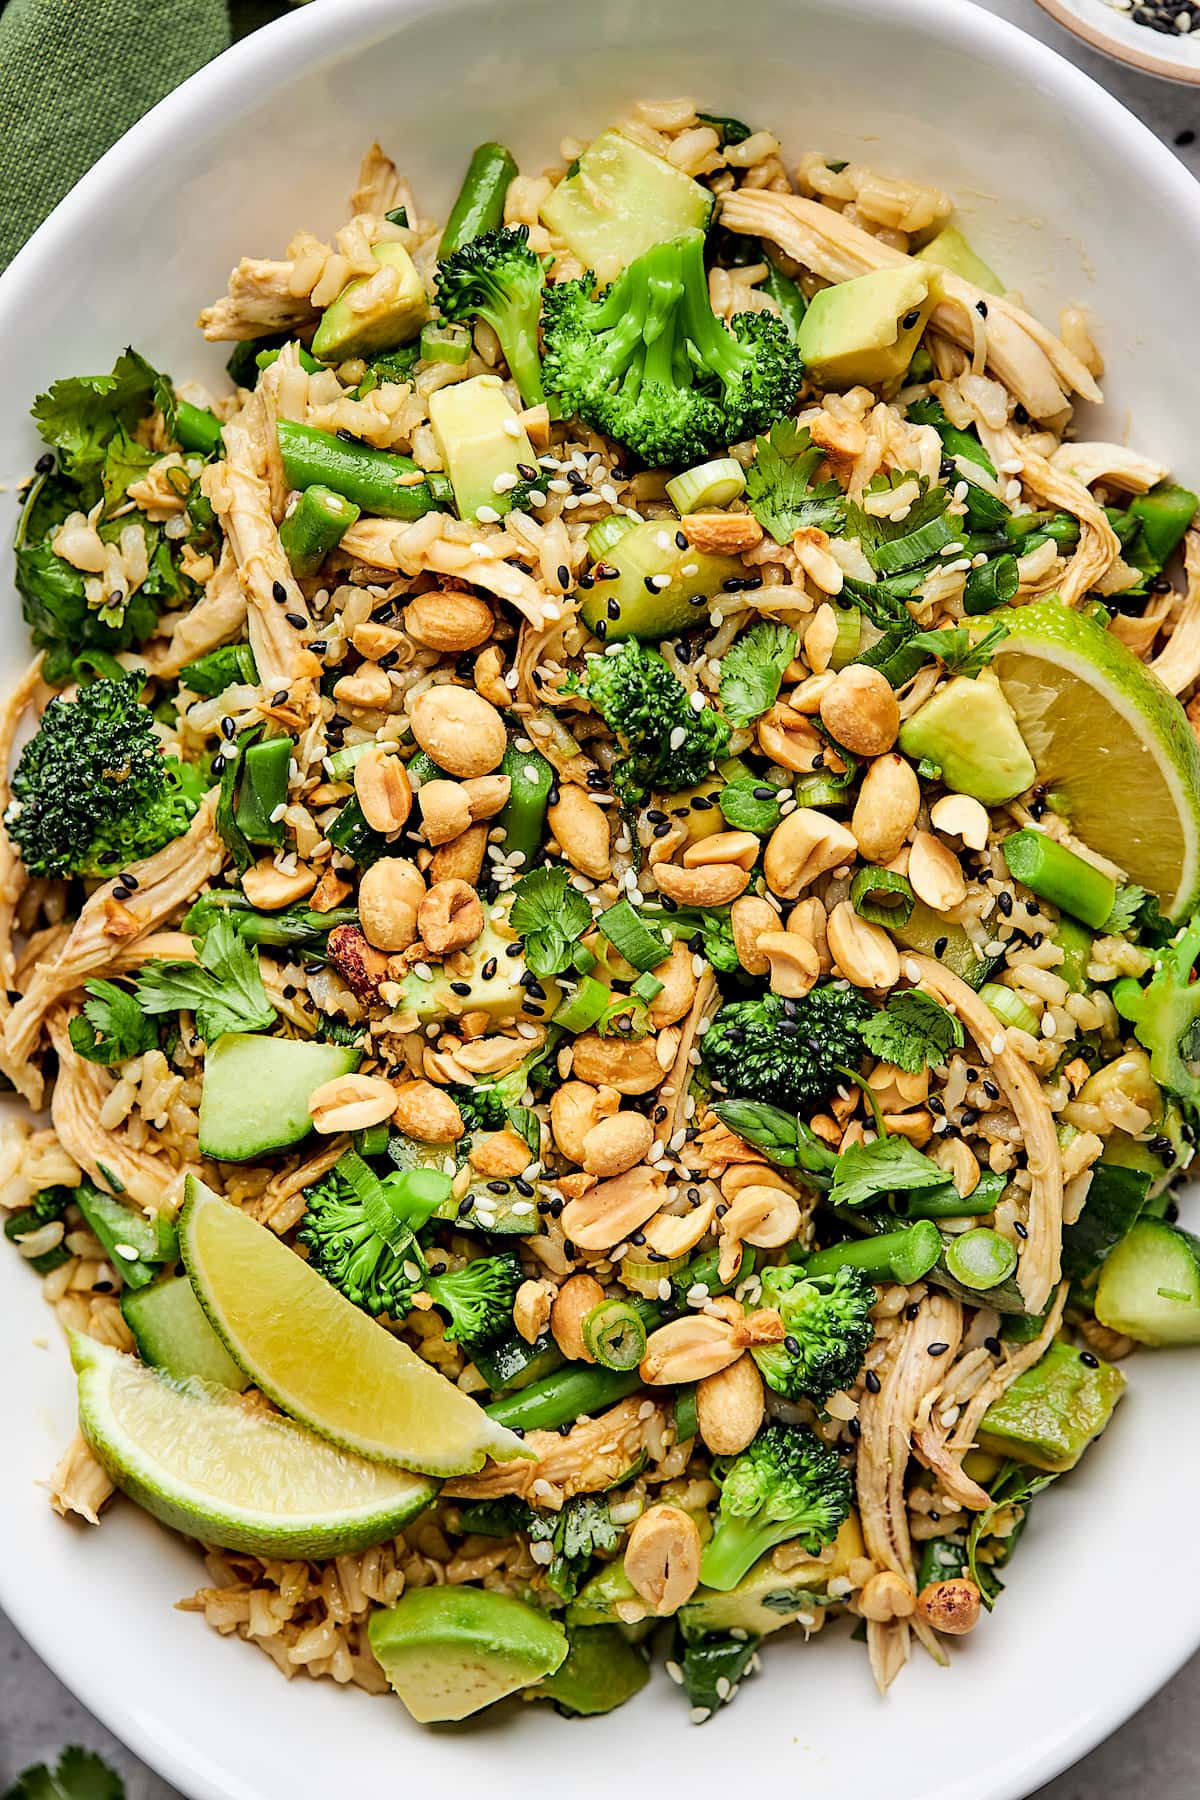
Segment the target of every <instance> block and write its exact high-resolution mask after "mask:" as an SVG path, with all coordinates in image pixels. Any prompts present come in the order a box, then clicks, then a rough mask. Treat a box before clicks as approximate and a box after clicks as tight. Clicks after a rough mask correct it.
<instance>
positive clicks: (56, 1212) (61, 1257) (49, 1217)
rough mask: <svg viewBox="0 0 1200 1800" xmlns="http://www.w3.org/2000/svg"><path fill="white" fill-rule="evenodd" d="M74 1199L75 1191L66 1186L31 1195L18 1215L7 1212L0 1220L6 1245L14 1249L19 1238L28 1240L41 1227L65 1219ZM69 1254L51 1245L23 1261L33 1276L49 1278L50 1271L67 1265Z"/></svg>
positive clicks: (19, 1241) (62, 1246)
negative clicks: (26, 1263) (6, 1240)
mask: <svg viewBox="0 0 1200 1800" xmlns="http://www.w3.org/2000/svg"><path fill="white" fill-rule="evenodd" d="M74 1198H75V1189H74V1188H69V1187H48V1188H43V1189H42V1190H41V1192H40V1193H38V1194H35V1195H34V1196H33V1198H32V1200H30V1202H29V1204H28V1206H23V1207H22V1208H21V1210H20V1212H15V1213H10V1214H9V1215H8V1218H7V1219H6V1220H5V1221H4V1235H5V1237H6V1238H7V1239H8V1241H9V1243H10V1244H16V1245H17V1246H18V1248H19V1247H20V1244H21V1239H22V1238H27V1237H32V1235H33V1233H34V1232H35V1231H40V1230H41V1229H42V1227H43V1225H51V1224H57V1223H58V1222H59V1220H62V1219H65V1218H66V1214H67V1208H68V1206H70V1204H71V1202H72V1200H74ZM70 1260H71V1252H70V1251H69V1250H68V1249H67V1247H66V1245H65V1244H64V1243H62V1242H59V1243H57V1244H54V1245H52V1246H51V1248H50V1249H49V1250H42V1251H39V1253H38V1254H37V1255H36V1256H30V1257H27V1258H26V1261H27V1262H28V1263H29V1266H30V1268H31V1269H32V1270H33V1271H34V1273H35V1274H37V1275H49V1273H50V1271H51V1270H52V1269H57V1268H61V1266H62V1264H63V1263H65V1262H70Z"/></svg>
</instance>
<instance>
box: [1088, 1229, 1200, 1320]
mask: <svg viewBox="0 0 1200 1800" xmlns="http://www.w3.org/2000/svg"><path fill="white" fill-rule="evenodd" d="M1096 1317H1097V1318H1098V1319H1099V1321H1100V1323H1101V1324H1102V1325H1107V1326H1108V1328H1109V1330H1110V1331H1122V1332H1124V1333H1125V1336H1126V1337H1131V1338H1135V1339H1136V1340H1137V1342H1138V1343H1139V1344H1155V1345H1164V1344H1200V1238H1198V1237H1193V1235H1192V1233H1191V1232H1190V1231H1183V1230H1181V1228H1180V1227H1179V1226H1178V1225H1169V1224H1168V1223H1167V1221H1166V1220H1165V1219H1154V1218H1144V1219H1139V1221H1138V1223H1137V1224H1136V1225H1135V1226H1134V1227H1133V1230H1132V1231H1131V1232H1130V1233H1129V1235H1128V1237H1126V1238H1125V1240H1124V1242H1123V1243H1120V1244H1118V1245H1117V1247H1116V1249H1115V1250H1113V1251H1112V1253H1111V1255H1110V1256H1109V1258H1108V1260H1107V1262H1106V1263H1105V1265H1104V1267H1103V1269H1102V1270H1101V1271H1100V1281H1099V1284H1098V1286H1097V1288H1096Z"/></svg>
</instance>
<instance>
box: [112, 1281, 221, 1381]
mask: <svg viewBox="0 0 1200 1800" xmlns="http://www.w3.org/2000/svg"><path fill="white" fill-rule="evenodd" d="M121 1311H122V1313H123V1314H124V1315H125V1323H126V1324H127V1325H128V1327H129V1329H130V1331H132V1333H133V1341H134V1343H135V1344H136V1345H137V1347H138V1355H139V1356H140V1357H141V1359H142V1361H143V1362H146V1363H150V1364H151V1365H152V1367H154V1368H156V1369H161V1370H162V1372H163V1374H164V1375H173V1376H174V1377H175V1379H176V1380H177V1381H187V1380H190V1379H197V1380H200V1381H213V1382H216V1383H217V1385H218V1386H219V1387H227V1388H232V1389H233V1390H234V1392H235V1393H238V1394H240V1393H241V1392H242V1391H243V1389H245V1388H247V1387H249V1385H250V1377H249V1376H248V1375H247V1374H246V1373H245V1372H244V1371H243V1370H242V1369H239V1368H238V1366H237V1364H236V1363H235V1362H234V1360H233V1358H232V1356H230V1354H229V1352H228V1350H226V1348H225V1346H224V1344H223V1343H222V1342H221V1340H220V1338H219V1337H218V1336H217V1334H216V1332H215V1331H214V1330H213V1328H212V1326H211V1325H210V1324H209V1322H208V1315H207V1314H206V1313H205V1311H204V1308H203V1307H202V1306H201V1304H200V1302H199V1301H198V1300H197V1298H196V1296H195V1294H194V1293H193V1291H192V1284H191V1282H190V1281H189V1280H188V1278H187V1276H186V1275H168V1276H167V1278H166V1280H165V1281H156V1282H155V1283H154V1285H153V1287H145V1288H139V1289H137V1291H136V1292H130V1291H129V1290H128V1289H127V1290H126V1291H125V1293H123V1294H122V1295H121Z"/></svg>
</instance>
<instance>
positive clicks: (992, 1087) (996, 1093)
mask: <svg viewBox="0 0 1200 1800" xmlns="http://www.w3.org/2000/svg"><path fill="white" fill-rule="evenodd" d="M983 1091H984V1093H985V1094H986V1095H987V1097H988V1099H989V1100H998V1099H999V1098H1000V1089H999V1088H998V1087H997V1086H996V1084H995V1082H994V1081H989V1080H988V1078H987V1076H986V1075H985V1076H984V1079H983Z"/></svg>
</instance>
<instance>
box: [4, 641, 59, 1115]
mask: <svg viewBox="0 0 1200 1800" xmlns="http://www.w3.org/2000/svg"><path fill="white" fill-rule="evenodd" d="M52 691H53V690H52V689H50V688H48V687H47V686H46V684H45V682H44V681H43V680H42V659H41V656H40V655H38V656H35V657H34V659H33V661H32V663H30V665H29V667H28V669H26V671H25V673H24V675H23V676H22V677H21V679H20V681H19V682H18V683H17V685H16V687H15V688H14V689H13V691H12V693H11V694H9V695H8V696H7V698H6V699H5V701H4V704H3V707H2V708H0V821H2V820H3V815H4V813H5V812H6V811H7V809H8V802H9V800H10V798H11V790H10V788H9V764H10V762H11V760H12V751H13V740H14V739H15V737H16V735H17V731H18V729H19V728H20V725H21V721H22V719H23V718H24V717H25V714H26V713H27V712H28V711H30V710H33V711H34V712H36V713H39V714H40V713H41V712H43V711H44V709H45V706H46V702H47V700H48V699H49V698H50V695H51V693H52ZM28 885H29V878H28V876H27V875H26V873H25V865H24V863H23V862H22V861H21V858H20V857H19V856H18V855H17V852H16V850H15V849H14V847H13V843H12V839H11V838H10V837H9V835H8V832H7V831H6V830H5V828H4V825H3V823H2V822H0V1021H3V1020H4V1019H6V1018H7V1017H8V1014H9V1013H10V1012H11V1010H12V1004H13V1003H12V1001H11V1000H10V999H9V997H8V996H9V992H10V990H11V989H13V988H15V987H16V985H17V982H16V972H17V958H16V952H15V950H14V948H13V931H14V927H15V922H16V911H17V907H18V905H19V904H20V900H21V896H22V894H23V893H24V892H25V889H26V887H27V886H28ZM21 1091H22V1092H24V1089H22V1090H21Z"/></svg>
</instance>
